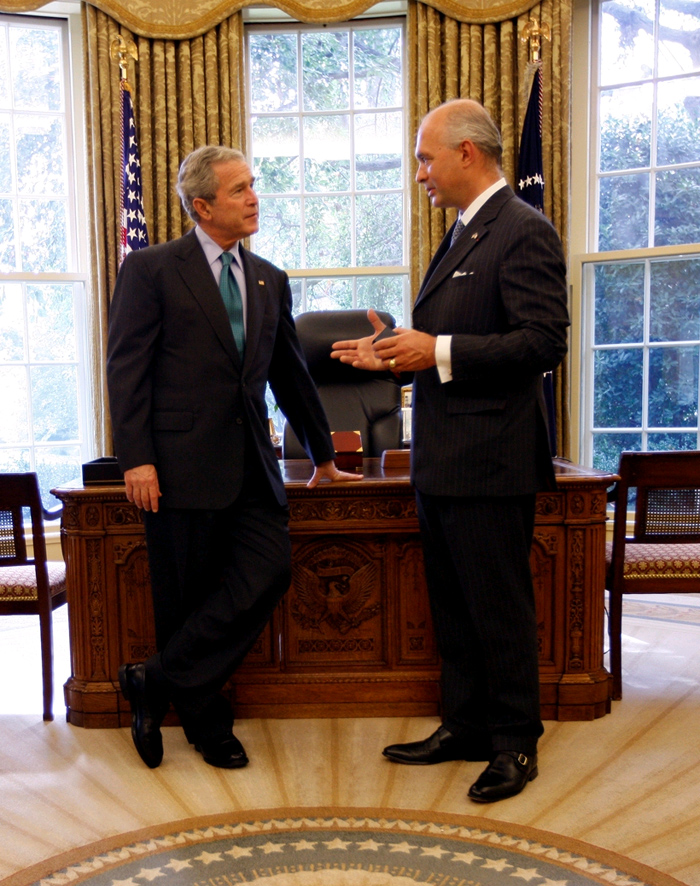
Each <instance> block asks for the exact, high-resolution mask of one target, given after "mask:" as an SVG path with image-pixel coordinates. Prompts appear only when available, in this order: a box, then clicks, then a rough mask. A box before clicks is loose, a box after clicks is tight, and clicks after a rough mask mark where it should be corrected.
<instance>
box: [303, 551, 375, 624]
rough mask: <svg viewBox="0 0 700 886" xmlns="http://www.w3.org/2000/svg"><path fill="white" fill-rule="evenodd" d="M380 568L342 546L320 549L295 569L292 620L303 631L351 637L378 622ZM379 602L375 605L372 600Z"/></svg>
mask: <svg viewBox="0 0 700 886" xmlns="http://www.w3.org/2000/svg"><path fill="white" fill-rule="evenodd" d="M378 579H379V567H378V566H377V564H376V562H374V561H373V560H369V561H368V560H367V557H366V555H362V554H361V553H360V552H358V551H354V550H353V549H352V548H350V547H345V546H341V545H332V546H331V547H327V546H326V545H322V546H319V547H317V548H315V549H314V550H312V551H311V552H310V554H309V555H308V556H307V557H301V558H298V559H296V560H295V562H294V563H293V565H292V587H293V600H292V603H291V607H290V608H291V614H292V618H293V619H294V620H295V621H296V622H297V624H299V625H300V626H301V627H303V628H306V629H307V630H311V631H318V632H319V633H323V630H324V627H328V628H330V629H331V630H332V631H335V632H336V633H338V634H347V633H348V632H349V631H351V630H353V629H354V628H358V627H359V626H360V625H361V624H362V623H363V622H365V621H367V620H368V619H371V618H374V617H375V616H376V615H377V614H378V613H379V611H380V609H381V606H380V604H379V603H378V602H376V589H377V583H378ZM373 598H374V599H375V602H372V599H373Z"/></svg>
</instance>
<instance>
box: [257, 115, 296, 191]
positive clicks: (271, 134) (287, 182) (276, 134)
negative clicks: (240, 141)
mask: <svg viewBox="0 0 700 886" xmlns="http://www.w3.org/2000/svg"><path fill="white" fill-rule="evenodd" d="M252 126H253V144H254V146H255V149H254V150H255V154H254V156H253V166H254V168H255V176H256V179H255V190H256V191H257V192H258V193H259V194H288V193H290V192H299V191H300V190H301V183H300V179H299V121H298V120H297V118H296V117H254V118H253V120H252Z"/></svg>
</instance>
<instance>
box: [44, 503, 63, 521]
mask: <svg viewBox="0 0 700 886" xmlns="http://www.w3.org/2000/svg"><path fill="white" fill-rule="evenodd" d="M41 513H42V514H43V516H44V520H58V518H59V517H60V516H61V514H62V513H63V505H62V504H60V505H56V507H55V508H45V507H44V506H43V505H42V506H41Z"/></svg>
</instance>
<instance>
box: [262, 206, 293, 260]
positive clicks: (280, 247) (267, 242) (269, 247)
mask: <svg viewBox="0 0 700 886" xmlns="http://www.w3.org/2000/svg"><path fill="white" fill-rule="evenodd" d="M255 251H256V252H257V253H258V254H259V255H261V256H262V257H263V258H267V259H269V260H270V261H273V262H275V264H278V265H280V266H281V267H283V268H300V267H301V205H300V201H299V199H298V198H297V199H294V198H289V199H284V198H273V197H263V198H262V199H261V200H260V233H258V234H256V236H255Z"/></svg>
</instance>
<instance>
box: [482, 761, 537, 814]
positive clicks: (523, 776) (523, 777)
mask: <svg viewBox="0 0 700 886" xmlns="http://www.w3.org/2000/svg"><path fill="white" fill-rule="evenodd" d="M534 778H537V754H532V755H530V756H528V755H527V754H520V753H518V752H517V751H500V752H499V753H497V754H496V756H495V757H494V758H493V759H492V760H491V762H490V763H489V765H488V766H487V767H486V769H484V771H483V772H482V773H481V775H480V776H479V777H478V778H477V780H476V781H475V782H474V784H473V785H472V786H471V787H470V788H469V793H468V795H467V796H468V797H469V799H470V800H474V801H475V802H476V803H495V802H496V801H497V800H505V799H506V798H507V797H514V796H515V795H516V794H519V793H520V791H522V789H523V788H524V787H525V785H526V784H527V783H528V782H529V781H532V780H533V779H534Z"/></svg>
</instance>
